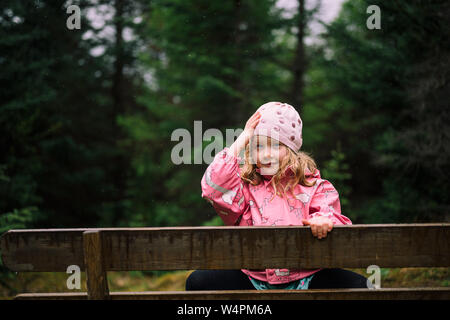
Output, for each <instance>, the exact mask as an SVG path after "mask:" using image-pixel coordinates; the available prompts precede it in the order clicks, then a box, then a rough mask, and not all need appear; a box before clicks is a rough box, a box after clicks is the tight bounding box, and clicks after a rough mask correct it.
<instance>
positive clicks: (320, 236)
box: [317, 226, 324, 239]
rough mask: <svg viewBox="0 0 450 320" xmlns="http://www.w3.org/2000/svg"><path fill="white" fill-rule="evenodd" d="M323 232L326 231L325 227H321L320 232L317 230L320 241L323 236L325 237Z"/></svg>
mask: <svg viewBox="0 0 450 320" xmlns="http://www.w3.org/2000/svg"><path fill="white" fill-rule="evenodd" d="M323 231H324V230H323V226H319V227H318V230H317V234H318V237H319V239H322V238H323V236H324V234H323Z"/></svg>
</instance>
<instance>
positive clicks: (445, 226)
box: [0, 223, 450, 299]
mask: <svg viewBox="0 0 450 320" xmlns="http://www.w3.org/2000/svg"><path fill="white" fill-rule="evenodd" d="M0 248H1V254H2V260H3V263H4V264H5V266H6V267H8V268H9V269H10V270H12V271H16V272H27V271H34V272H40V271H42V272H66V270H67V267H68V266H70V265H77V266H79V267H80V269H81V270H82V271H86V276H87V289H88V292H87V293H82V292H78V293H25V294H19V295H17V296H16V297H15V298H16V299H450V288H448V287H439V288H381V289H327V290H314V289H310V290H264V291H257V290H231V291H190V292H184V291H177V292H157V291H154V292H112V293H111V292H109V289H108V281H107V272H108V271H131V270H192V269H241V268H248V269H265V268H290V269H297V268H307V269H308V268H320V267H322V268H323V267H339V268H367V267H368V266H369V265H378V266H379V267H381V268H386V267H393V268H395V267H449V266H450V224H449V223H433V224H384V225H350V226H335V227H334V229H333V231H332V232H331V233H329V234H328V236H327V237H326V238H325V239H321V240H318V239H317V238H314V237H313V236H312V234H311V230H310V228H309V227H303V226H286V227H176V228H103V229H38V230H10V231H8V232H6V233H4V234H3V235H2V236H1V239H0Z"/></svg>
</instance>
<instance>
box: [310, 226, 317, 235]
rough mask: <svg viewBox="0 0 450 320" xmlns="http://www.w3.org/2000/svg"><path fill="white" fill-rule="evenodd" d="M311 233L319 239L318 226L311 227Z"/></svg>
mask: <svg viewBox="0 0 450 320" xmlns="http://www.w3.org/2000/svg"><path fill="white" fill-rule="evenodd" d="M311 232H312V234H313V236H314V237H317V226H316V225H314V224H313V225H311Z"/></svg>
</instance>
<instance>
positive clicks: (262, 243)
mask: <svg viewBox="0 0 450 320" xmlns="http://www.w3.org/2000/svg"><path fill="white" fill-rule="evenodd" d="M104 239H105V256H106V268H107V270H114V271H115V270H177V269H179V270H192V269H239V268H247V269H265V268H288V269H310V268H320V267H341V268H367V267H368V266H369V265H373V264H374V265H378V266H380V267H448V266H450V224H429V225H417V224H413V225H381V226H380V225H353V226H335V228H334V230H333V231H332V232H331V233H330V234H329V235H328V236H327V238H325V239H321V240H319V239H317V238H314V237H313V236H312V234H311V230H310V227H298V226H286V227H215V228H213V227H208V228H195V229H188V228H184V229H183V228H172V229H170V228H161V229H154V230H152V231H151V232H149V231H146V230H142V231H141V230H129V231H126V230H121V231H118V230H111V231H108V230H107V231H105V232H104Z"/></svg>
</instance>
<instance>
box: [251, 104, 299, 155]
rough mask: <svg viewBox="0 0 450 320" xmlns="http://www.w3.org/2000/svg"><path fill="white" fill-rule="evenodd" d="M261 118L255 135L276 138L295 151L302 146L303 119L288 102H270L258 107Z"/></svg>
mask: <svg viewBox="0 0 450 320" xmlns="http://www.w3.org/2000/svg"><path fill="white" fill-rule="evenodd" d="M257 111H259V113H260V114H261V118H260V120H259V123H258V125H257V126H256V127H255V131H254V133H253V134H254V135H263V136H267V137H271V138H273V139H276V140H278V141H280V142H282V143H284V144H285V145H286V146H288V147H289V148H291V149H292V150H293V151H295V152H298V151H299V150H300V148H301V146H302V143H303V140H302V127H303V123H302V119H301V118H300V115H299V114H298V112H297V111H296V110H295V109H294V107H292V106H291V105H289V104H287V103H281V102H268V103H265V104H263V105H262V106H260V107H259V108H258V110H257Z"/></svg>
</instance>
